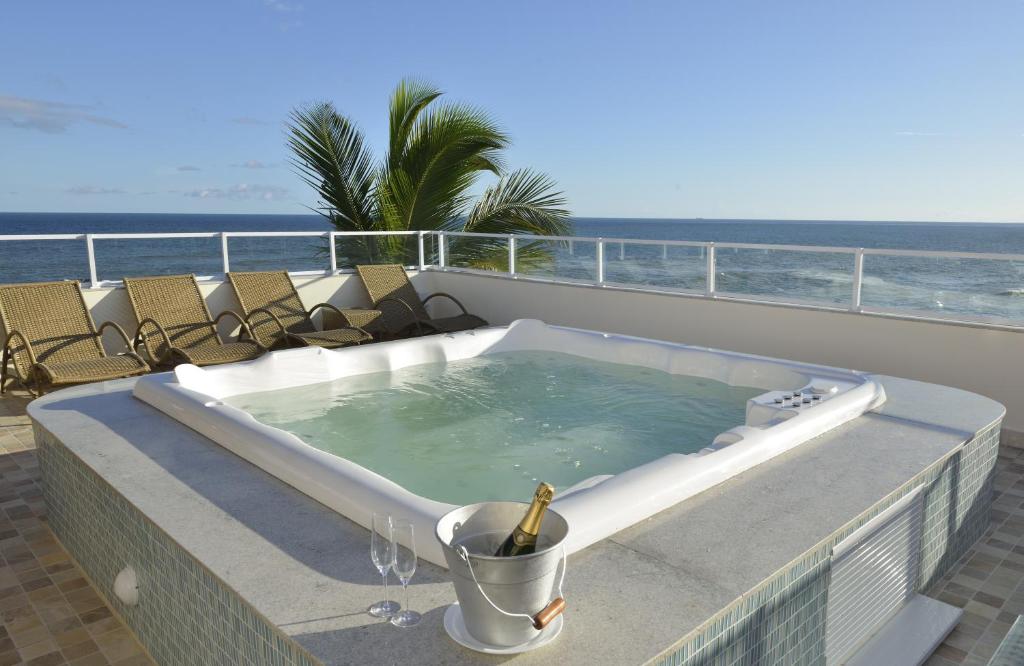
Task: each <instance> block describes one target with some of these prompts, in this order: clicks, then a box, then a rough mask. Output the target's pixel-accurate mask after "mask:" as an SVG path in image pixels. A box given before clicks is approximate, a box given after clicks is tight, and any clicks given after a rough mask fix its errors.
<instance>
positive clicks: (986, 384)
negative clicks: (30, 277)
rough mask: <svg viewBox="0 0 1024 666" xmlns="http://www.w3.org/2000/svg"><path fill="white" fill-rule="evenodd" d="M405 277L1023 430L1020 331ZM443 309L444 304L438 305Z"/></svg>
mask: <svg viewBox="0 0 1024 666" xmlns="http://www.w3.org/2000/svg"><path fill="white" fill-rule="evenodd" d="M410 278H411V279H412V281H413V284H415V285H416V288H417V289H418V290H419V291H420V293H421V294H423V295H426V294H427V293H430V292H433V291H446V292H451V293H452V294H453V295H454V296H456V297H457V298H459V299H460V300H462V301H463V302H464V303H465V305H466V307H467V308H468V309H469V311H470V312H473V313H475V314H479V315H480V316H482V317H484V318H485V319H487V320H488V321H490V322H491V323H495V324H504V323H508V322H510V321H513V320H515V319H521V318H534V319H542V320H544V321H546V322H548V323H552V324H562V325H566V326H577V327H580V328H590V329H596V330H603V331H610V332H615V333H624V334H628V335H639V336H643V337H649V338H656V339H661V340H671V341H675V342H684V343H687V344H694V345H701V346H706V347H717V348H720V349H731V350H735V351H741V352H749V353H753V354H762V355H765V356H773V357H777V358H784V359H793V360H798V361H807V362H810V363H821V364H825V365H832V366H838V367H843V368H853V369H856V370H866V371H869V372H878V373H884V374H889V375H896V376H900V377H908V378H910V379H918V380H921V381H926V382H932V383H935V384H945V385H948V386H955V387H958V388H962V389H965V390H968V391H973V392H975V393H980V394H982V395H985V396H988V397H990V398H993V399H995V400H998V401H999V402H1001V403H1003V404H1004V405H1006V407H1007V410H1008V414H1007V417H1006V423H1005V426H1006V427H1007V428H1010V429H1013V430H1017V431H1024V392H1022V391H1021V390H1020V379H1019V378H1020V377H1021V376H1022V372H1021V368H1020V365H1021V363H1022V361H1024V333H1022V332H1017V331H1012V330H997V329H991V328H984V327H974V326H958V325H953V324H944V323H933V322H922V321H907V320H900V319H892V318H883V317H876V316H869V315H858V314H853V313H846V312H827V311H821V310H809V309H802V308H794V307H784V306H772V305H764V304H756V303H739V302H734V301H725V300H710V299H703V298H688V297H684V296H678V295H672V294H657V293H649V292H648V293H645V292H636V291H626V290H620V289H613V288H597V287H588V286H574V285H559V284H550V283H543V282H535V281H528V280H510V279H507V278H501V277H491V276H486V275H476V274H467V273H455V272H436V271H428V272H425V273H420V274H417V273H411V274H410ZM293 279H294V281H295V283H296V287H297V288H298V290H299V295H300V296H301V297H302V300H303V302H304V303H305V305H306V306H307V307H312V306H313V305H315V304H317V303H321V302H328V303H331V304H332V305H335V306H338V307H346V306H347V307H368V306H369V302H368V300H367V298H366V294H365V292H364V291H363V289H362V285H361V284H360V283H359V279H358V277H356V276H354V275H337V276H331V277H327V276H317V277H295V278H293ZM201 287H202V291H203V294H204V295H205V297H206V298H207V304H208V306H209V308H210V311H211V312H212V313H213V314H214V315H216V314H217V313H219V312H222V311H223V310H225V309H228V308H231V309H235V310H239V309H240V308H239V305H238V303H237V301H236V300H235V298H234V294H233V292H232V290H231V286H230V285H229V284H227V283H222V282H205V283H202V284H201ZM85 298H86V303H87V304H88V305H89V307H90V309H91V311H92V314H93V318H94V319H95V321H96V323H97V324H99V323H100V322H102V321H106V320H108V319H112V320H114V321H116V322H118V323H119V324H121V325H122V326H123V327H124V328H125V330H126V331H128V334H129V335H132V334H133V333H134V331H135V317H134V316H133V314H132V311H131V306H130V305H129V303H128V298H127V295H126V294H125V292H124V290H123V289H120V288H115V289H95V290H91V289H86V290H85ZM436 302H438V303H440V302H441V301H436ZM448 311H449V309H448V307H447V306H445V305H441V306H440V309H439V312H441V313H445V312H448ZM225 328H226V329H230V326H226V327H225ZM224 332H225V333H230V332H231V331H230V330H225V331H224ZM108 336H109V333H108ZM105 342H106V343H107V345H108V351H111V352H116V351H120V349H119V348H118V347H117V346H116V344H115V340H114V338H113V337H108V338H107V339H106V340H105Z"/></svg>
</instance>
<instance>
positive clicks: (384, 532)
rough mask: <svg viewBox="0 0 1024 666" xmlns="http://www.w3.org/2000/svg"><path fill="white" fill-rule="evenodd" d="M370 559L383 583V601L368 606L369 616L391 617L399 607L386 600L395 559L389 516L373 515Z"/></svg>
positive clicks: (394, 602)
mask: <svg viewBox="0 0 1024 666" xmlns="http://www.w3.org/2000/svg"><path fill="white" fill-rule="evenodd" d="M370 559H371V560H372V561H373V566H375V567H377V571H379V572H380V578H381V581H383V583H384V600H383V601H378V602H377V603H375V604H373V605H372V606H370V615H372V616H374V617H392V616H393V615H394V614H395V613H397V612H398V609H399V608H401V606H400V605H399V604H398V602H397V601H389V600H388V569H390V568H391V564H392V562H393V561H394V559H395V542H394V536H393V532H392V523H391V516H389V515H387V514H383V513H374V514H373V523H372V525H371V526H370Z"/></svg>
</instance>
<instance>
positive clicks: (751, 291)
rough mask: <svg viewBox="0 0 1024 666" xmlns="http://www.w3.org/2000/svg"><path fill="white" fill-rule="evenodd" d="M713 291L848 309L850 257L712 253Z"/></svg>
mask: <svg viewBox="0 0 1024 666" xmlns="http://www.w3.org/2000/svg"><path fill="white" fill-rule="evenodd" d="M715 260H716V269H715V291H716V292H717V293H722V294H734V295H737V296H753V297H756V298H764V299H766V300H772V301H779V302H790V303H805V302H806V303H815V304H827V305H840V306H848V305H849V304H850V300H851V298H852V296H851V295H852V293H853V264H854V255H853V252H852V251H851V252H849V253H847V252H834V253H833V252H806V251H798V250H776V249H761V248H758V249H750V248H732V247H719V246H716V248H715Z"/></svg>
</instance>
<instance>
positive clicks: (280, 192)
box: [182, 183, 288, 201]
mask: <svg viewBox="0 0 1024 666" xmlns="http://www.w3.org/2000/svg"><path fill="white" fill-rule="evenodd" d="M182 194H184V195H185V196H186V197H195V198H197V199H262V200H263V201H277V200H280V199H287V198H288V188H287V187H280V186H278V185H249V184H247V183H240V184H238V185H232V186H230V187H207V188H203V189H199V190H188V191H187V192H183V193H182Z"/></svg>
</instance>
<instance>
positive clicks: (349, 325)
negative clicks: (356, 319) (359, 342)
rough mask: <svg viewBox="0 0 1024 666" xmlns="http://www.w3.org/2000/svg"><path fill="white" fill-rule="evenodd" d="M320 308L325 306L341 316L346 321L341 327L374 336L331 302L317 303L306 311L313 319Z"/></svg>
mask: <svg viewBox="0 0 1024 666" xmlns="http://www.w3.org/2000/svg"><path fill="white" fill-rule="evenodd" d="M320 308H323V309H325V310H330V311H331V312H333V313H335V314H336V315H338V316H339V317H341V321H343V322H344V325H342V326H341V327H340V328H347V329H349V330H352V331H359V332H360V333H362V334H363V335H366V336H369V337H371V338H372V337H373V336H372V335H370V333H368V332H367V331H364V330H363V329H361V328H359V327H358V326H356V325H355V324H353V323H352V322H351V321H349V318H348V317H346V316H345V313H344V312H342V311H341V310H339V309H338V308H337V307H335V306H333V305H331V304H330V303H317V304H316V305H314V306H313V307H311V308H310V309H309V310H308V311H307V312H306V316H307V317H309V318H310V319H312V318H313V313H314V312H316V311H317V310H319V309H320ZM320 328H323V326H321V327H320ZM334 330H339V329H334Z"/></svg>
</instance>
